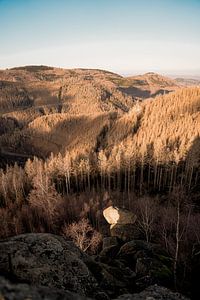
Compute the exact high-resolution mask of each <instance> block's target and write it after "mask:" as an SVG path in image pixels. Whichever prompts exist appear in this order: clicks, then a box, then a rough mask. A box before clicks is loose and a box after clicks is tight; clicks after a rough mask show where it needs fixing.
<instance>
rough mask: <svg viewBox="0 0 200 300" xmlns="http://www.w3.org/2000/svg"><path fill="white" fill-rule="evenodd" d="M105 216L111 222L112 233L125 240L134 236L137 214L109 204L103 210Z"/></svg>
mask: <svg viewBox="0 0 200 300" xmlns="http://www.w3.org/2000/svg"><path fill="white" fill-rule="evenodd" d="M103 215H104V218H105V219H106V221H107V222H108V223H109V224H110V233H111V236H113V237H118V238H120V239H121V240H123V241H128V240H131V239H133V238H134V223H135V221H136V219H137V216H136V215H135V214H134V213H133V212H131V211H129V210H127V209H124V208H118V207H116V206H109V207H108V208H106V209H104V211H103Z"/></svg>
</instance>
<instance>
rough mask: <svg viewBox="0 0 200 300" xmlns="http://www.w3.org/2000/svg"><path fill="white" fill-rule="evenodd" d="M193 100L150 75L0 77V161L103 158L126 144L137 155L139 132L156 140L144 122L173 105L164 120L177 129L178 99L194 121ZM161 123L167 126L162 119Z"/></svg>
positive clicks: (53, 72) (37, 69)
mask: <svg viewBox="0 0 200 300" xmlns="http://www.w3.org/2000/svg"><path fill="white" fill-rule="evenodd" d="M171 93H172V94H171ZM198 95H199V89H198V88H196V89H195V88H192V89H188V90H187V88H186V90H185V89H183V86H182V85H180V84H178V83H177V81H176V80H172V79H170V78H167V77H164V76H161V75H159V74H156V73H152V72H149V73H146V74H144V75H138V76H131V77H123V76H120V75H118V74H115V73H112V72H108V71H104V70H94V69H93V70H90V69H70V70H67V69H59V68H53V67H47V66H26V67H19V68H13V69H8V70H0V110H1V116H0V147H1V154H2V157H3V158H5V156H6V153H7V156H12V155H11V154H12V153H18V154H19V153H21V154H22V157H24V155H30V156H32V155H37V156H42V157H47V156H48V155H50V153H51V152H54V153H58V152H62V153H63V152H65V151H66V150H68V151H75V152H76V151H77V149H79V151H82V152H87V153H89V152H91V151H100V150H101V149H103V150H105V151H107V152H110V151H111V149H112V148H114V149H115V150H114V151H118V150H119V149H118V148H119V147H121V146H120V145H121V144H124V145H126V143H127V141H129V142H128V144H127V145H126V148H127V149H128V148H130V145H134V143H136V144H135V147H136V148H140V146H138V145H137V142H136V138H138V137H140V136H141V137H142V135H143V133H144V132H146V131H148V130H150V129H151V132H152V134H155V135H156V137H155V140H156V139H157V138H158V137H159V133H155V132H154V131H155V124H151V121H149V120H152V122H154V121H153V118H155V119H156V120H157V118H158V116H159V115H161V114H162V112H163V111H164V110H166V111H167V110H169V105H170V106H173V105H175V104H174V101H175V102H177V105H178V106H179V107H180V108H179V110H177V109H176V105H175V106H174V107H175V108H174V112H173V113H172V112H170V115H171V117H170V118H172V119H174V120H176V119H177V120H178V121H177V122H182V118H183V117H182V116H181V117H180V115H179V112H178V111H182V110H183V111H185V109H186V108H184V107H183V103H182V102H183V101H182V100H181V99H182V98H183V99H186V100H184V101H185V102H186V104H185V105H186V107H189V105H191V106H192V105H193V106H194V107H195V114H196V113H197V111H196V110H197V108H196V107H197V103H198V101H197V99H196V98H198ZM148 98H149V99H148ZM154 98H155V100H154ZM143 100H145V101H143ZM155 101H156V102H155ZM185 102H184V103H185ZM154 103H155V104H154ZM169 103H170V104H169ZM189 103H190V104H189ZM156 107H157V108H156ZM151 109H153V114H152V112H151ZM188 109H189V108H188ZM148 110H149V113H146V112H147V111H148ZM158 110H159V111H158ZM176 110H177V111H176ZM186 110H187V109H186ZM176 113H177V116H176ZM183 114H184V113H183ZM150 116H152V117H151V118H152V119H151V118H150ZM196 118H197V116H196V115H195V116H194V117H193V121H190V122H196V121H194V120H196ZM158 119H159V118H158ZM179 119H180V120H179ZM163 120H165V121H164V122H166V124H167V126H168V127H169V126H171V125H170V122H172V121H170V122H169V120H167V118H165V114H164V115H163ZM170 120H171V119H170ZM159 122H160V124H161V123H162V122H161V120H160V121H158V120H157V121H156V124H157V125H156V126H158V128H159ZM154 123H155V122H154ZM144 124H148V128H146V127H145V126H146V125H144ZM164 124H165V123H164ZM153 125H154V126H153ZM162 126H165V125H162ZM173 126H174V125H173ZM158 128H157V129H156V130H158ZM172 128H173V127H172ZM166 130H167V129H166ZM186 130H187V126H186ZM197 131H198V128H197V129H196V130H195V132H197ZM134 133H137V134H136V135H134ZM186 148H187V147H186ZM116 149H118V150H116ZM131 149H132V148H131ZM130 151H132V150H130ZM138 151H139V150H138ZM113 153H114V152H113ZM13 155H14V154H13ZM113 155H114V154H113Z"/></svg>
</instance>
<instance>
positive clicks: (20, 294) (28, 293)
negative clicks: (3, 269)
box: [0, 276, 89, 300]
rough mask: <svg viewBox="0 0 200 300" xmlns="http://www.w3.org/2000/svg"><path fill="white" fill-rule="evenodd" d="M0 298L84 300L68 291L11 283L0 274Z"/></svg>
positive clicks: (17, 299)
mask: <svg viewBox="0 0 200 300" xmlns="http://www.w3.org/2000/svg"><path fill="white" fill-rule="evenodd" d="M0 299H1V300H4V299H6V300H28V299H31V300H59V299H62V300H86V299H89V298H86V297H84V296H80V295H78V294H75V293H71V292H69V291H62V290H59V289H54V288H50V287H44V286H31V285H29V284H27V283H16V282H15V283H12V282H10V281H9V280H7V279H5V278H4V277H2V276H0Z"/></svg>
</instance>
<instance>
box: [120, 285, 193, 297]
mask: <svg viewBox="0 0 200 300" xmlns="http://www.w3.org/2000/svg"><path fill="white" fill-rule="evenodd" d="M117 300H189V298H186V297H185V296H183V295H181V294H179V293H175V292H172V291H170V290H169V289H167V288H164V287H161V286H158V285H153V286H150V287H148V288H147V289H145V290H144V291H142V292H141V293H137V294H125V295H121V296H119V297H118V298H117Z"/></svg>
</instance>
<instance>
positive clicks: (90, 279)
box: [0, 233, 98, 296]
mask: <svg viewBox="0 0 200 300" xmlns="http://www.w3.org/2000/svg"><path fill="white" fill-rule="evenodd" d="M89 260H90V258H89V257H88V256H87V255H86V254H84V253H83V252H81V251H80V250H79V249H78V248H77V247H76V246H75V245H74V244H73V243H72V242H70V241H67V240H66V239H64V238H63V237H60V236H56V235H53V234H47V233H39V234H34V233H31V234H23V235H19V236H16V237H12V238H8V239H6V240H3V241H1V242H0V272H1V274H5V275H7V276H9V278H14V279H15V280H17V281H22V282H27V283H30V284H34V285H42V286H48V287H54V288H59V289H62V290H69V291H72V292H76V293H78V294H80V295H89V296H93V295H94V293H95V292H96V291H97V289H98V284H97V281H96V279H95V278H94V276H93V275H92V273H91V272H90V271H89V269H88V267H87V266H86V264H85V262H87V261H89Z"/></svg>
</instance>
